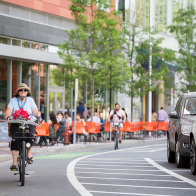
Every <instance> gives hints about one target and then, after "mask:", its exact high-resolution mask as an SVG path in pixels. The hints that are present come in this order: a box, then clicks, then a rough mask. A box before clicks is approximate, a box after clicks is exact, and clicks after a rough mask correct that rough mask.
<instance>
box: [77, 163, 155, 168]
mask: <svg viewBox="0 0 196 196" xmlns="http://www.w3.org/2000/svg"><path fill="white" fill-rule="evenodd" d="M113 164H114V165H100V164H99V167H100V166H103V167H116V166H121V167H122V166H123V167H134V168H135V167H142V168H144V167H154V166H149V165H147V166H144V165H142V166H141V165H140V166H137V165H136V166H134V165H117V164H116V163H113ZM77 165H91V166H92V165H95V164H85V163H77ZM95 166H96V165H95Z"/></svg>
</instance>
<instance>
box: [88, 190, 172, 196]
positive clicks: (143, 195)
mask: <svg viewBox="0 0 196 196" xmlns="http://www.w3.org/2000/svg"><path fill="white" fill-rule="evenodd" d="M90 192H91V193H103V194H117V195H141V196H172V195H157V194H156V195H155V194H143V193H124V192H123V193H122V192H106V191H90Z"/></svg>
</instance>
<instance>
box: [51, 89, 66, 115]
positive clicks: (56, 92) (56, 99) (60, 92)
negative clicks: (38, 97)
mask: <svg viewBox="0 0 196 196" xmlns="http://www.w3.org/2000/svg"><path fill="white" fill-rule="evenodd" d="M64 100H65V88H64V87H58V86H49V114H50V113H51V112H55V113H57V111H61V112H63V113H64V109H65V104H64V103H65V101H64Z"/></svg>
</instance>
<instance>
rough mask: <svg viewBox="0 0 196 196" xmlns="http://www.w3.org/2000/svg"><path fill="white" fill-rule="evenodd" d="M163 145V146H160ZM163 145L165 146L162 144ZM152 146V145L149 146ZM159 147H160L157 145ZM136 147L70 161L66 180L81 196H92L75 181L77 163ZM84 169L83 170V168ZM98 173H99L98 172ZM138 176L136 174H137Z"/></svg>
mask: <svg viewBox="0 0 196 196" xmlns="http://www.w3.org/2000/svg"><path fill="white" fill-rule="evenodd" d="M162 145H163V144H162ZM164 145H165V144H164ZM151 146H152V145H151ZM159 146H161V145H159ZM142 147H144V148H145V147H147V146H142ZM134 148H138V147H131V148H125V149H120V150H117V151H116V150H113V151H107V152H101V153H97V154H92V155H86V156H83V157H79V158H77V159H75V160H73V161H71V162H70V163H69V165H68V167H67V178H68V180H69V181H70V183H71V184H72V186H73V187H74V188H75V189H76V190H77V191H78V192H79V193H80V194H81V195H82V196H92V194H91V193H90V192H89V191H88V190H87V189H86V188H85V187H84V186H82V184H81V183H80V182H79V181H78V180H77V178H76V176H75V173H74V168H75V165H76V163H77V162H79V161H81V160H82V159H85V158H89V157H93V156H97V155H103V154H108V153H116V152H121V151H126V150H129V149H134ZM83 169H84V168H83ZM99 173H100V172H99ZM137 175H138V174H137Z"/></svg>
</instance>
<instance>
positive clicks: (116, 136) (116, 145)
mask: <svg viewBox="0 0 196 196" xmlns="http://www.w3.org/2000/svg"><path fill="white" fill-rule="evenodd" d="M114 143H115V147H114V149H115V150H116V149H118V131H116V133H115V142H114Z"/></svg>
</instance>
